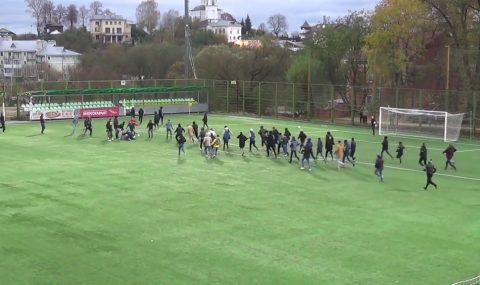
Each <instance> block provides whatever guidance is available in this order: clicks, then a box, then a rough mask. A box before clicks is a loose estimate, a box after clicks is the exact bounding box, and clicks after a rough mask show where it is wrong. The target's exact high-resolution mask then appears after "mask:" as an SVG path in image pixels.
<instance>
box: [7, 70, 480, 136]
mask: <svg viewBox="0 0 480 285" xmlns="http://www.w3.org/2000/svg"><path fill="white" fill-rule="evenodd" d="M8 84H10V83H9V82H4V85H5V86H6V87H5V90H6V93H7V95H8V94H9V93H10V92H9V90H11V89H10V87H9V86H8ZM186 85H197V86H205V87H208V94H207V101H208V102H209V105H210V110H212V111H213V112H223V113H235V114H240V115H249V116H260V117H261V116H268V117H275V118H290V119H296V120H318V121H325V122H331V123H336V124H353V125H359V124H361V120H360V117H361V116H372V115H373V116H377V115H378V110H379V108H380V107H381V106H390V107H395V108H407V109H425V110H439V111H447V112H450V113H465V119H464V122H463V127H462V134H463V135H467V136H476V135H479V133H478V132H477V126H479V123H480V114H479V113H478V112H477V110H479V109H478V108H479V107H480V93H478V92H476V91H456V90H450V91H438V90H426V89H409V88H386V87H378V86H373V85H369V86H342V85H323V84H311V85H310V86H309V85H308V84H302V83H288V82H252V81H238V80H228V81H227V80H209V79H201V80H194V79H192V80H183V79H152V80H109V81H55V82H36V81H31V82H25V83H21V84H20V83H18V84H15V86H14V88H12V89H13V92H14V94H20V93H22V92H27V91H32V90H51V89H71V88H117V87H118V88H121V87H125V88H130V87H172V86H186ZM12 104H16V101H15V102H12Z"/></svg>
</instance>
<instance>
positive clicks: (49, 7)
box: [42, 0, 55, 25]
mask: <svg viewBox="0 0 480 285" xmlns="http://www.w3.org/2000/svg"><path fill="white" fill-rule="evenodd" d="M54 12H55V4H53V2H52V1H51V0H45V3H43V5H42V18H43V24H44V25H45V24H48V23H52V18H53V17H52V16H53V15H54Z"/></svg>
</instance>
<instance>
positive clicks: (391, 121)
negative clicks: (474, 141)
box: [379, 107, 464, 141]
mask: <svg viewBox="0 0 480 285" xmlns="http://www.w3.org/2000/svg"><path fill="white" fill-rule="evenodd" d="M463 117H464V114H463V113H461V114H451V113H448V112H445V111H429V110H421V109H402V108H391V107H380V115H379V134H380V135H401V136H411V137H420V138H422V137H423V138H431V139H442V140H444V141H456V140H458V138H459V136H460V131H461V128H462V122H463Z"/></svg>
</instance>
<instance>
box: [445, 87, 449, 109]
mask: <svg viewBox="0 0 480 285" xmlns="http://www.w3.org/2000/svg"><path fill="white" fill-rule="evenodd" d="M449 111H450V90H445V112H449Z"/></svg>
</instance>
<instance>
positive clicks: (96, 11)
mask: <svg viewBox="0 0 480 285" xmlns="http://www.w3.org/2000/svg"><path fill="white" fill-rule="evenodd" d="M102 8H103V4H102V2H100V1H93V2H92V3H90V11H91V12H92V15H94V16H96V15H100V14H102Z"/></svg>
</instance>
